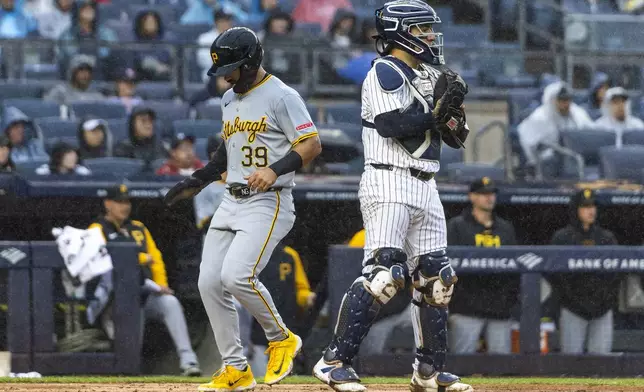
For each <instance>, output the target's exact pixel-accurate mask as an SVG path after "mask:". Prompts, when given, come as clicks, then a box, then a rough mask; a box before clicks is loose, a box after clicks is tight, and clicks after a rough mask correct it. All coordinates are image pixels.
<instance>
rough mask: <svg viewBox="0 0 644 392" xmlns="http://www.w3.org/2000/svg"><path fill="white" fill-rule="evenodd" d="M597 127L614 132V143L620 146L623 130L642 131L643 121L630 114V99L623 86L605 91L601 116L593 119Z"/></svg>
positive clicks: (643, 129) (643, 127)
mask: <svg viewBox="0 0 644 392" xmlns="http://www.w3.org/2000/svg"><path fill="white" fill-rule="evenodd" d="M595 127H596V128H597V129H601V130H605V131H608V132H614V133H615V145H616V146H617V147H621V146H622V136H623V134H624V131H635V130H640V131H644V122H643V121H642V120H640V119H639V118H637V117H635V116H633V115H632V114H631V100H630V98H629V96H628V92H627V91H626V90H625V89H624V88H623V87H613V88H611V89H608V90H607V91H606V95H605V96H604V101H603V103H602V116H601V117H600V118H598V119H597V121H595Z"/></svg>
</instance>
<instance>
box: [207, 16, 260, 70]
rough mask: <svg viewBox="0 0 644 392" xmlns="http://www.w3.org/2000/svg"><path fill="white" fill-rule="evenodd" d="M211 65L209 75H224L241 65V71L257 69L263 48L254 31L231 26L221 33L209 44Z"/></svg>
mask: <svg viewBox="0 0 644 392" xmlns="http://www.w3.org/2000/svg"><path fill="white" fill-rule="evenodd" d="M210 56H211V58H212V67H210V70H208V75H209V76H226V75H228V74H230V73H231V72H233V71H234V70H235V69H237V68H240V67H242V66H243V68H242V71H244V70H248V71H252V70H255V71H256V70H257V69H259V66H260V65H261V64H262V58H263V57H264V50H263V49H262V45H261V44H260V42H259V39H258V38H257V35H255V33H254V32H253V31H252V30H250V29H248V28H246V27H233V28H231V29H228V30H226V31H224V32H223V33H221V34H220V35H219V36H218V37H217V39H215V41H214V42H213V43H212V45H211V46H210Z"/></svg>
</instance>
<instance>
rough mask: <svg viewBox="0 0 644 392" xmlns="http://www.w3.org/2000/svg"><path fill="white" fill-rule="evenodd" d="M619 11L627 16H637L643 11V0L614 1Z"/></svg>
mask: <svg viewBox="0 0 644 392" xmlns="http://www.w3.org/2000/svg"><path fill="white" fill-rule="evenodd" d="M616 2H617V6H618V7H619V10H620V11H621V12H624V13H628V14H635V15H639V14H641V13H642V11H644V0H616Z"/></svg>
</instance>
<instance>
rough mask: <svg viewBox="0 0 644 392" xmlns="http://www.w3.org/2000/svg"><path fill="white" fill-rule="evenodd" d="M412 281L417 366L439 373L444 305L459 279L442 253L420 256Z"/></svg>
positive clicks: (443, 345)
mask: <svg viewBox="0 0 644 392" xmlns="http://www.w3.org/2000/svg"><path fill="white" fill-rule="evenodd" d="M412 278H413V284H414V292H413V300H412V303H413V305H414V306H413V307H412V322H413V326H414V335H415V338H416V365H418V364H426V365H428V366H431V368H432V369H434V370H435V371H437V372H440V371H441V370H442V369H443V367H444V366H445V354H446V353H447V305H448V304H449V302H450V300H451V299H452V293H453V292H454V284H455V283H456V281H457V280H458V278H457V277H456V273H455V272H454V269H453V268H452V266H451V265H450V263H449V259H448V257H447V253H446V252H445V250H440V251H436V252H431V253H428V254H425V255H422V256H420V257H419V258H418V267H417V268H416V270H415V271H414V273H413V277H412Z"/></svg>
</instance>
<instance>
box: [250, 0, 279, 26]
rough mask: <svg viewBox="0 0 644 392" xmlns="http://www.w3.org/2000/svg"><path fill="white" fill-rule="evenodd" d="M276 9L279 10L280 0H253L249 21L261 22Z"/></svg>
mask: <svg viewBox="0 0 644 392" xmlns="http://www.w3.org/2000/svg"><path fill="white" fill-rule="evenodd" d="M274 11H279V0H253V2H252V4H251V9H250V13H249V14H248V21H247V23H251V24H258V23H261V22H262V21H264V20H266V18H267V17H268V15H269V14H271V13H272V12H274Z"/></svg>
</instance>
